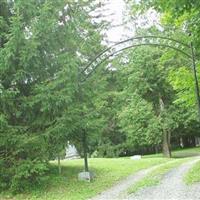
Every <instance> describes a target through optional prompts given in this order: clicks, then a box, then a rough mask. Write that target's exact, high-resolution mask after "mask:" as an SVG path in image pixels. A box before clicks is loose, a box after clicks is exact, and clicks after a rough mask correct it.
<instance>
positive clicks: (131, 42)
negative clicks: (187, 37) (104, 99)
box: [80, 35, 200, 121]
mask: <svg viewBox="0 0 200 200" xmlns="http://www.w3.org/2000/svg"><path fill="white" fill-rule="evenodd" d="M144 45H151V46H161V47H166V48H171V49H174V50H175V51H178V52H180V53H182V54H183V55H184V56H186V57H187V58H188V59H190V60H191V64H192V69H193V76H194V81H195V93H196V98H197V109H198V118H199V121H200V94H199V83H198V78H197V70H196V55H195V50H194V47H193V45H192V42H191V43H190V44H186V43H184V42H181V41H178V40H175V39H173V38H168V37H163V36H154V35H148V36H137V37H133V38H129V39H127V40H124V41H120V42H118V43H115V44H113V45H111V46H110V47H108V48H106V49H105V50H103V51H102V52H100V53H99V54H98V55H97V56H96V57H95V58H94V59H93V60H92V61H91V62H89V63H88V65H86V67H85V68H83V70H82V71H81V73H80V81H81V82H82V83H83V82H85V81H86V80H87V79H88V78H89V77H90V76H91V75H92V74H93V73H94V72H95V70H96V69H97V67H98V66H99V65H100V64H101V63H103V62H104V61H106V60H107V59H108V58H109V57H111V56H114V55H116V54H118V53H119V52H121V51H124V50H126V49H129V48H134V47H138V46H144Z"/></svg>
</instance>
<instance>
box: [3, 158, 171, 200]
mask: <svg viewBox="0 0 200 200" xmlns="http://www.w3.org/2000/svg"><path fill="white" fill-rule="evenodd" d="M169 160H170V159H167V158H142V159H141V160H131V159H128V158H115V159H108V158H93V159H89V166H90V170H91V171H92V172H94V173H95V176H96V177H95V179H94V180H93V181H92V182H90V183H89V182H82V181H78V180H77V175H78V173H79V172H81V171H83V160H82V159H78V160H65V161H62V162H61V164H62V166H63V167H62V175H61V176H58V174H57V171H58V170H57V166H56V165H57V164H56V162H52V169H51V175H50V177H49V179H48V181H47V182H46V184H44V185H43V186H41V187H40V188H35V189H34V188H33V189H32V190H31V191H30V192H27V193H25V194H20V195H16V196H12V195H10V194H9V193H4V194H1V195H0V199H13V200H14V199H16V200H25V199H26V200H34V199H40V200H83V199H87V198H89V197H92V196H95V195H96V194H98V193H99V192H101V191H103V190H105V189H107V188H108V187H110V186H112V185H113V184H116V183H117V181H119V180H121V179H123V178H125V177H126V176H128V175H130V174H133V173H135V172H137V171H139V170H141V169H145V168H148V167H150V166H154V165H157V164H161V163H164V162H168V161H169Z"/></svg>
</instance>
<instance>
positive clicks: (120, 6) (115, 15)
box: [99, 0, 162, 43]
mask: <svg viewBox="0 0 200 200" xmlns="http://www.w3.org/2000/svg"><path fill="white" fill-rule="evenodd" d="M137 1H138V0H137ZM99 2H102V3H105V6H104V7H103V9H102V11H101V12H102V14H103V15H105V17H104V20H106V21H108V22H110V28H108V30H105V31H104V33H105V35H106V40H107V41H109V42H111V43H112V42H119V41H121V40H123V39H125V38H129V37H133V36H134V34H135V29H136V28H137V27H143V28H148V27H150V26H152V25H156V26H157V28H158V29H160V30H162V27H161V26H160V23H159V19H160V16H159V14H158V13H157V12H156V11H155V10H153V9H150V10H149V11H147V13H145V14H144V15H142V16H140V17H139V18H137V17H136V18H135V20H134V19H132V20H131V21H129V20H127V18H128V16H127V13H128V12H129V10H128V6H127V5H126V3H125V2H124V0H99Z"/></svg>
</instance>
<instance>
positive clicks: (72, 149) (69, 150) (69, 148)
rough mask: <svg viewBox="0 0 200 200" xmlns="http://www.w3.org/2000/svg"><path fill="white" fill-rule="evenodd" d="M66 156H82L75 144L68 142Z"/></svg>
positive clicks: (71, 157) (68, 157) (72, 157)
mask: <svg viewBox="0 0 200 200" xmlns="http://www.w3.org/2000/svg"><path fill="white" fill-rule="evenodd" d="M65 158H66V159H76V158H80V156H79V154H78V151H77V149H76V147H75V146H74V145H72V144H68V146H67V148H66V151H65Z"/></svg>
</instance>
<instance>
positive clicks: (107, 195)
mask: <svg viewBox="0 0 200 200" xmlns="http://www.w3.org/2000/svg"><path fill="white" fill-rule="evenodd" d="M171 162H173V161H171ZM162 165H165V163H164V164H160V165H156V166H153V167H151V168H148V169H145V170H141V171H139V172H137V173H135V174H133V175H130V176H128V177H127V178H126V179H124V180H122V181H120V182H119V183H118V184H116V185H114V186H113V187H111V188H109V189H108V190H106V191H104V192H102V193H100V194H99V195H97V196H95V197H93V198H91V199H90V200H114V199H120V198H119V196H120V195H121V193H123V192H125V191H126V190H127V189H128V188H129V187H130V186H132V185H133V184H134V183H136V182H137V181H138V180H140V179H142V178H143V177H145V176H146V175H147V174H148V173H149V172H151V171H153V170H155V169H156V168H158V167H161V166H162Z"/></svg>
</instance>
